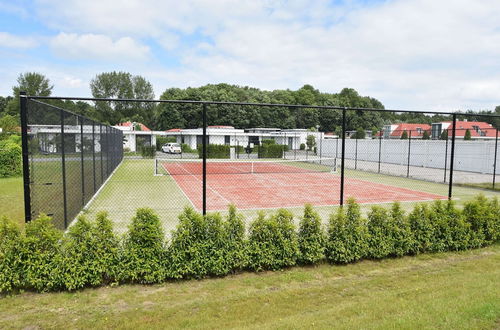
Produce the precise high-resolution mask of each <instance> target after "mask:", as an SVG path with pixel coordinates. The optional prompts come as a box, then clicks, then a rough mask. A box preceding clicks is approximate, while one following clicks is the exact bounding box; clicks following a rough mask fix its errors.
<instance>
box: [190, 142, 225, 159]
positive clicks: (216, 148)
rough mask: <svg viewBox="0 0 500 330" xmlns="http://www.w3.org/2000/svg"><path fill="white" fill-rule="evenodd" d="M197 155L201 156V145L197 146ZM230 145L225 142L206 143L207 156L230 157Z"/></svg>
mask: <svg viewBox="0 0 500 330" xmlns="http://www.w3.org/2000/svg"><path fill="white" fill-rule="evenodd" d="M197 149H198V157H199V158H203V146H202V145H199V146H198V148H197ZM230 153H231V147H230V146H229V145H227V144H208V145H207V158H230Z"/></svg>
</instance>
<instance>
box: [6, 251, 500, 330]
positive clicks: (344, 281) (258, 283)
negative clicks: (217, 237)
mask: <svg viewBox="0 0 500 330" xmlns="http://www.w3.org/2000/svg"><path fill="white" fill-rule="evenodd" d="M499 279H500V245H498V244H497V245H495V246H492V247H489V248H485V249H479V250H473V251H466V252H459V253H442V254H433V255H420V256H417V257H405V258H401V259H388V260H383V261H379V262H375V261H363V262H360V263H357V264H352V265H347V266H331V265H327V264H323V265H319V266H317V267H310V268H307V267H297V268H292V269H289V270H285V271H280V272H263V273H243V274H239V275H234V276H229V277H226V278H220V279H207V280H201V281H181V282H174V283H166V284H161V285H152V286H141V285H124V286H119V287H114V288H110V287H103V288H97V289H86V290H83V291H80V292H75V293H48V294H33V293H24V294H20V295H16V296H11V297H3V298H0V328H128V329H142V328H187V327H189V328H204V329H205V328H209V329H218V328H254V329H260V328H286V329H288V328H294V329H295V328H325V329H327V328H328V329H330V328H344V329H357V328H379V329H387V328H398V329H399V328H403V329H420V328H446V329H493V328H498V327H499V326H500V285H499V284H500V282H499Z"/></svg>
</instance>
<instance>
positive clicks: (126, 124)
mask: <svg viewBox="0 0 500 330" xmlns="http://www.w3.org/2000/svg"><path fill="white" fill-rule="evenodd" d="M135 124H136V125H139V126H140V127H141V131H151V130H150V129H149V128H148V127H147V126H146V125H144V124H143V123H135ZM132 125H133V123H132V122H130V121H126V122H124V123H119V124H118V126H123V127H132Z"/></svg>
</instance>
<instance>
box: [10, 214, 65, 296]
mask: <svg viewBox="0 0 500 330" xmlns="http://www.w3.org/2000/svg"><path fill="white" fill-rule="evenodd" d="M62 236H63V233H62V232H61V231H59V230H58V229H56V228H55V227H54V225H53V223H52V219H51V218H50V217H48V216H46V215H40V216H39V217H38V218H37V219H35V220H33V221H31V222H30V223H28V224H26V235H25V237H24V241H23V242H22V244H23V246H22V251H21V253H20V254H21V259H22V276H23V279H22V280H23V286H24V287H26V288H28V289H32V290H36V291H50V290H55V289H61V288H63V287H64V286H63V282H62V280H61V269H60V267H59V266H60V264H61V251H60V246H61V245H60V240H61V238H62Z"/></svg>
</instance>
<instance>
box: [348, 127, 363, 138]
mask: <svg viewBox="0 0 500 330" xmlns="http://www.w3.org/2000/svg"><path fill="white" fill-rule="evenodd" d="M364 138H366V132H365V130H364V129H363V128H358V129H357V130H356V133H354V134H353V135H352V136H351V139H364Z"/></svg>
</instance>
